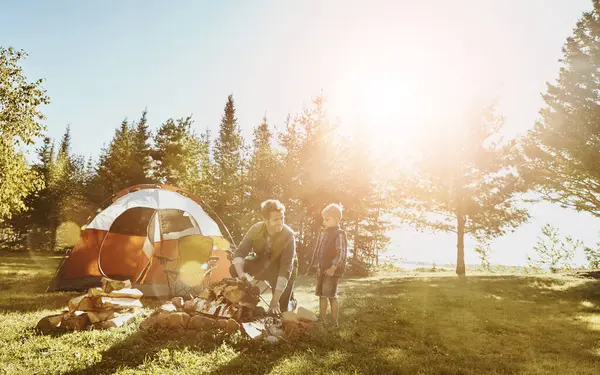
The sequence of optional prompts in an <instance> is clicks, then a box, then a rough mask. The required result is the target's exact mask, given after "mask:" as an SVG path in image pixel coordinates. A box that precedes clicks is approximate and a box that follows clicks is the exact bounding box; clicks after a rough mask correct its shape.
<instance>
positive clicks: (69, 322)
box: [62, 311, 90, 331]
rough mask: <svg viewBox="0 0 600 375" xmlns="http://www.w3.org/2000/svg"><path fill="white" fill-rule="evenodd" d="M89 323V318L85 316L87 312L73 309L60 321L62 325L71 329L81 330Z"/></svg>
mask: <svg viewBox="0 0 600 375" xmlns="http://www.w3.org/2000/svg"><path fill="white" fill-rule="evenodd" d="M89 324H90V319H89V318H88V316H87V313H86V312H84V311H75V312H73V313H70V314H69V315H67V316H65V317H64V318H63V321H62V325H64V326H65V327H66V328H67V329H69V330H73V331H81V330H84V329H86V328H87V326H88V325H89Z"/></svg>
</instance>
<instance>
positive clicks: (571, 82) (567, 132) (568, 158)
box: [518, 0, 600, 217]
mask: <svg viewBox="0 0 600 375" xmlns="http://www.w3.org/2000/svg"><path fill="white" fill-rule="evenodd" d="M560 61H561V63H562V67H561V68H560V72H559V75H558V79H557V81H556V83H554V84H547V92H546V93H545V94H544V95H543V99H544V102H545V107H544V108H542V110H541V111H540V115H541V118H540V120H539V121H537V122H536V124H535V126H534V128H533V129H532V130H530V131H529V132H528V134H527V135H526V136H525V137H524V138H523V139H522V140H521V142H520V144H519V146H520V151H521V154H520V155H519V161H520V163H519V164H518V167H519V173H520V174H521V175H522V176H523V178H524V179H525V180H526V181H527V182H528V183H529V184H530V185H531V186H532V187H535V188H536V189H537V191H538V192H539V193H541V195H542V196H543V197H544V198H545V199H547V200H549V201H551V202H556V203H559V204H561V205H562V206H563V207H571V208H574V209H576V210H577V211H587V212H589V213H591V214H592V215H595V216H597V217H600V158H598V155H599V154H600V91H599V90H600V75H599V74H598V73H599V72H600V70H599V69H600V1H599V0H594V1H593V10H592V11H590V12H586V13H584V14H583V17H582V18H581V19H580V20H579V21H578V22H577V25H576V28H575V30H574V33H573V35H572V36H570V37H569V38H568V39H567V41H566V43H565V45H564V47H563V58H562V59H561V60H560Z"/></svg>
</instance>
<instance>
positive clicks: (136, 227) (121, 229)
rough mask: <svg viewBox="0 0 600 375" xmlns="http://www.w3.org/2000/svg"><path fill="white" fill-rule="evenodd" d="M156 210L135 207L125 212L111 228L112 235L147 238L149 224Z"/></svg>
mask: <svg viewBox="0 0 600 375" xmlns="http://www.w3.org/2000/svg"><path fill="white" fill-rule="evenodd" d="M154 212H155V210H154V209H153V208H148V207H134V208H130V209H129V210H127V211H125V212H123V213H122V214H121V215H119V217H117V219H116V220H115V221H114V222H113V224H112V226H111V227H110V231H111V232H112V233H117V234H124V235H128V236H140V237H143V236H146V230H147V228H148V222H149V221H150V219H151V218H152V215H153V214H154Z"/></svg>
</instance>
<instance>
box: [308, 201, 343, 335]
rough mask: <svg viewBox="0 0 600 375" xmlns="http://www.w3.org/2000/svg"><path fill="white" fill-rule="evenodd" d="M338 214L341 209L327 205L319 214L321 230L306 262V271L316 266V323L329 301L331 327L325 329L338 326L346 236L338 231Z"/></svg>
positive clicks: (339, 214)
mask: <svg viewBox="0 0 600 375" xmlns="http://www.w3.org/2000/svg"><path fill="white" fill-rule="evenodd" d="M342 210H343V208H342V206H341V205H338V204H330V205H328V206H327V207H325V209H323V211H322V212H321V215H322V216H323V224H324V226H325V230H324V231H323V232H321V234H320V236H319V241H318V242H317V246H316V248H315V251H314V252H313V257H312V260H311V262H310V267H312V266H313V264H316V266H317V287H316V290H315V294H316V295H317V296H319V297H320V301H319V312H320V317H319V319H320V320H323V319H324V318H325V314H326V313H327V300H329V304H330V306H331V323H329V325H331V326H333V327H337V326H338V314H339V311H338V303H337V289H338V284H339V282H340V278H341V277H342V275H343V274H344V271H345V270H346V255H347V251H348V241H347V239H346V233H345V232H344V231H343V230H342V229H341V228H340V221H341V220H342ZM310 267H309V269H310Z"/></svg>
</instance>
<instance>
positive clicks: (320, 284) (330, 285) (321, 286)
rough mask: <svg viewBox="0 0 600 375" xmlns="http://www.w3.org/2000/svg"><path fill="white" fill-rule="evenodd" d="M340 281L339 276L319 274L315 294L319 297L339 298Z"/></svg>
mask: <svg viewBox="0 0 600 375" xmlns="http://www.w3.org/2000/svg"><path fill="white" fill-rule="evenodd" d="M339 283H340V277H339V276H327V275H321V276H317V287H316V290H315V294H316V295H317V296H319V297H325V298H337V290H338V285H339Z"/></svg>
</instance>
